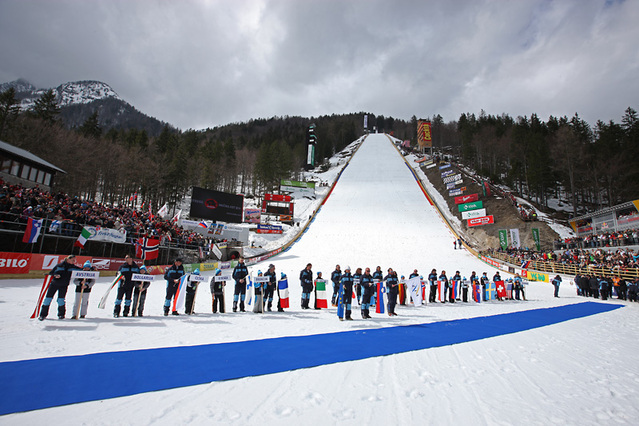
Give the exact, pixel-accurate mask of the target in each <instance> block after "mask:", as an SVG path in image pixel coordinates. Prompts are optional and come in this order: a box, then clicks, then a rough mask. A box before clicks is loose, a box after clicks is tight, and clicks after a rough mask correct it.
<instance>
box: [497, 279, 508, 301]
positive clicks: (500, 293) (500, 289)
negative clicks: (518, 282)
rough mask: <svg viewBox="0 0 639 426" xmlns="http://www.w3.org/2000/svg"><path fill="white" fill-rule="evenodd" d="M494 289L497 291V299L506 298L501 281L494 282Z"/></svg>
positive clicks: (504, 287)
mask: <svg viewBox="0 0 639 426" xmlns="http://www.w3.org/2000/svg"><path fill="white" fill-rule="evenodd" d="M495 287H496V289H497V290H496V291H497V297H499V298H500V299H503V298H504V297H506V286H505V285H504V282H503V281H497V282H495Z"/></svg>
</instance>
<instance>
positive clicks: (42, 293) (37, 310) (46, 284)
mask: <svg viewBox="0 0 639 426" xmlns="http://www.w3.org/2000/svg"><path fill="white" fill-rule="evenodd" d="M52 279H53V275H47V276H46V277H45V278H44V282H43V283H42V288H41V289H40V295H39V296H38V304H37V305H36V308H35V311H33V314H31V318H37V317H39V316H40V309H41V308H42V302H43V301H44V296H45V295H46V294H47V291H48V290H49V286H50V285H51V280H52Z"/></svg>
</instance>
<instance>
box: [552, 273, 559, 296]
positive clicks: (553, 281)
mask: <svg viewBox="0 0 639 426" xmlns="http://www.w3.org/2000/svg"><path fill="white" fill-rule="evenodd" d="M560 284H561V277H560V276H559V275H556V276H555V278H553V279H552V285H554V286H555V297H559V285H560Z"/></svg>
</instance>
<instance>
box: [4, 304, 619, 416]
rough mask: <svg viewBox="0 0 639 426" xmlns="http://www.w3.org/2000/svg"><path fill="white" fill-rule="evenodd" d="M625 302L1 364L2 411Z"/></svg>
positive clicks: (266, 369)
mask: <svg viewBox="0 0 639 426" xmlns="http://www.w3.org/2000/svg"><path fill="white" fill-rule="evenodd" d="M619 307H621V306H620V305H612V304H603V303H595V302H585V303H578V304H574V305H566V306H560V307H555V308H546V309H534V310H529V311H522V312H515V313H510V314H501V315H494V316H489V317H480V318H470V319H461V320H454V321H443V322H437V323H429V324H418V325H408V326H399V327H387V328H377V329H369V330H358V331H344V332H339V333H328V334H317V335H311V336H297V337H278V338H274V339H264V340H252V341H246V342H233V343H218V344H210V345H199V346H187V347H174V348H157V349H144V350H133V351H124V352H106V353H96V354H88V355H78V356H63V357H55V358H42V359H33V360H24V361H13V362H2V363H0V383H1V386H2V397H1V398H0V415H4V414H9V413H16V412H21V411H30V410H37V409H41V408H47V407H56V406H60V405H66V404H73V403H77V402H86V401H95V400H101V399H108V398H116V397H120V396H127V395H135V394H139V393H143V392H151V391H158V390H164V389H172V388H179V387H184V386H192V385H199V384H204V383H210V382H215V381H220V380H230V379H238V378H241V377H249V376H260V375H263V374H271V373H280V372H284V371H290V370H295V369H298V368H309V367H315V366H319V365H327V364H333V363H337V362H345V361H354V360H359V359H365V358H371V357H377V356H383V355H392V354H397V353H402V352H408V351H415V350H420V349H428V348H433V347H440V346H446V345H453V344H456V343H463V342H470V341H473V340H479V339H485V338H488V337H493V336H500V335H504V334H510V333H516V332H519V331H524V330H530V329H533V328H538V327H543V326H546V325H550V324H556V323H559V322H562V321H567V320H571V319H575V318H580V317H584V316H588V315H594V314H598V313H602V312H608V311H611V310H613V309H617V308H619ZM336 320H337V318H336ZM291 321H293V320H291ZM256 356H257V357H258V358H259V362H256Z"/></svg>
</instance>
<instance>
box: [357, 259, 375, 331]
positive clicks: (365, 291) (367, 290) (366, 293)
mask: <svg viewBox="0 0 639 426" xmlns="http://www.w3.org/2000/svg"><path fill="white" fill-rule="evenodd" d="M360 283H361V285H362V307H361V310H362V318H364V319H367V318H370V317H371V316H370V312H369V309H370V306H371V296H372V295H373V292H374V289H373V276H372V275H371V268H366V269H365V270H364V275H362V278H361V280H360Z"/></svg>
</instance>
